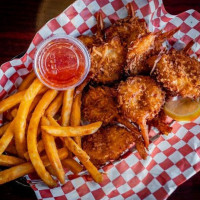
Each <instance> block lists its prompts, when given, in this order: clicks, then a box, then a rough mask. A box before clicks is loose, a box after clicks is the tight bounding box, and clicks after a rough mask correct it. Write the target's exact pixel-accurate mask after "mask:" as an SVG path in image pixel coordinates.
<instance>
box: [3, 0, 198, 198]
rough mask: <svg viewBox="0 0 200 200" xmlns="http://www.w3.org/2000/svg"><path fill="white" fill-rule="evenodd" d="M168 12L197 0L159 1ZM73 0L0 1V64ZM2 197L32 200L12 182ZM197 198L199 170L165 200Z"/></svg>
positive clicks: (23, 47) (195, 5)
mask: <svg viewBox="0 0 200 200" xmlns="http://www.w3.org/2000/svg"><path fill="white" fill-rule="evenodd" d="M163 1H164V5H165V8H166V10H167V11H168V12H169V13H170V14H178V13H180V12H183V11H185V10H188V9H195V10H197V11H199V12H200V0H163ZM72 2H73V0H28V1H27V0H17V1H16V0H1V1H0V65H1V64H2V63H4V62H6V61H8V60H10V59H11V58H12V57H14V56H16V55H18V54H20V53H21V52H23V51H25V50H26V49H27V48H28V46H29V44H30V42H31V40H32V38H33V36H34V34H35V33H36V31H37V30H38V29H39V28H40V27H41V26H42V25H43V24H45V23H46V22H47V21H48V20H49V19H51V18H52V17H55V16H56V15H57V14H59V13H60V12H61V11H62V10H64V9H65V8H66V7H67V6H68V5H69V4H70V3H72ZM0 199H2V200H12V199H13V200H35V199H36V197H35V194H34V192H33V191H32V189H31V188H29V187H24V186H21V185H20V184H18V183H16V182H15V181H13V182H10V183H7V184H5V185H1V186H0ZM179 199H180V200H188V199H192V200H197V199H200V172H199V173H198V174H196V175H195V176H193V177H192V178H191V179H189V180H188V181H186V182H185V183H184V184H182V185H181V186H179V187H178V188H177V189H176V190H175V192H174V193H173V194H172V195H171V196H170V197H169V198H168V200H179Z"/></svg>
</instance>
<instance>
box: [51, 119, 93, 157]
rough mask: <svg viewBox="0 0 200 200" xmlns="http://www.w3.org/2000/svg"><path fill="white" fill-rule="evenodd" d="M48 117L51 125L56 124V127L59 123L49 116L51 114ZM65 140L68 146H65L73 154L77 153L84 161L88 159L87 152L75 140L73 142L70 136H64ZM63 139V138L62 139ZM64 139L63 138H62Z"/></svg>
mask: <svg viewBox="0 0 200 200" xmlns="http://www.w3.org/2000/svg"><path fill="white" fill-rule="evenodd" d="M48 119H49V121H50V123H51V124H52V125H53V126H57V127H60V125H59V124H58V123H57V122H56V120H55V119H54V118H53V117H51V116H48ZM66 139H67V140H69V146H68V147H67V148H68V149H69V150H70V151H71V152H72V153H74V152H75V153H74V154H75V155H78V156H80V157H82V158H83V159H84V160H85V161H87V160H89V159H90V157H89V156H88V154H87V153H86V152H85V151H83V150H82V149H81V147H80V146H78V144H76V142H74V140H72V139H71V138H70V137H66ZM62 140H63V139H62ZM63 141H64V140H63ZM78 156H77V157H78Z"/></svg>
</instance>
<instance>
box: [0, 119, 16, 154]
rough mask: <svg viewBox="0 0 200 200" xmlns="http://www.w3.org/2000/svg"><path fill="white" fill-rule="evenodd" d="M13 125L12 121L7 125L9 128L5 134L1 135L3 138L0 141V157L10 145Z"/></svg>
mask: <svg viewBox="0 0 200 200" xmlns="http://www.w3.org/2000/svg"><path fill="white" fill-rule="evenodd" d="M13 125H14V121H12V122H11V123H10V124H9V127H8V128H7V130H6V132H5V133H4V134H3V136H2V137H1V139H0V155H1V154H2V153H3V152H4V151H5V150H6V148H7V147H8V145H9V144H10V142H11V140H12V139H13V137H14V133H13Z"/></svg>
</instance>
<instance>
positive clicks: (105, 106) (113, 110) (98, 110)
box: [82, 86, 147, 159]
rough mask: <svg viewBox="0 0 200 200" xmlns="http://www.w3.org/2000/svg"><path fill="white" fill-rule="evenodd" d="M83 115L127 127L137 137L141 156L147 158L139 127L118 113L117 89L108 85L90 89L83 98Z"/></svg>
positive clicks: (87, 118)
mask: <svg viewBox="0 0 200 200" xmlns="http://www.w3.org/2000/svg"><path fill="white" fill-rule="evenodd" d="M82 115H83V118H84V120H86V121H89V122H96V121H102V122H103V125H104V126H105V125H108V124H113V123H120V124H123V125H124V126H125V127H127V128H128V129H129V130H130V131H131V133H132V134H133V135H134V137H135V138H136V148H137V150H138V152H139V154H140V156H141V157H142V158H143V159H145V158H146V156H147V153H146V151H145V147H144V142H143V139H142V137H141V134H140V132H139V131H138V129H137V128H136V127H135V126H134V125H133V124H131V123H130V122H129V121H127V120H126V119H124V118H123V117H122V116H120V115H119V113H118V108H117V102H116V91H115V90H114V89H112V88H109V87H106V86H99V87H96V88H93V87H90V89H89V90H88V91H87V93H85V94H84V95H83V98H82Z"/></svg>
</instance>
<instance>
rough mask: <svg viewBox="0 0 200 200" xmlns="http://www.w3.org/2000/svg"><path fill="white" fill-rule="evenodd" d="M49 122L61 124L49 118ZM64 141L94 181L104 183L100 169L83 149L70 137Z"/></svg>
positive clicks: (56, 124) (55, 124)
mask: <svg viewBox="0 0 200 200" xmlns="http://www.w3.org/2000/svg"><path fill="white" fill-rule="evenodd" d="M48 119H49V121H50V122H51V123H52V124H53V125H54V126H59V124H58V123H57V122H56V121H55V120H54V119H53V118H52V117H50V116H49V117H48ZM63 141H64V143H65V146H66V147H67V148H68V149H69V150H70V151H71V152H72V153H73V154H74V155H76V156H77V158H78V159H79V160H80V162H81V163H82V164H83V165H84V166H85V168H86V169H87V170H88V172H89V173H90V174H91V176H92V178H93V179H94V181H96V182H97V183H100V182H102V174H101V173H100V172H99V171H98V169H97V168H96V167H95V166H94V165H93V164H92V162H91V161H90V160H89V159H90V157H89V156H88V155H87V153H86V152H85V151H83V149H81V148H80V147H79V146H78V145H77V144H76V142H75V141H74V140H72V139H71V138H70V137H66V138H63Z"/></svg>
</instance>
